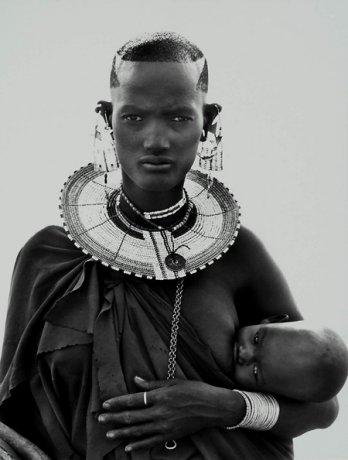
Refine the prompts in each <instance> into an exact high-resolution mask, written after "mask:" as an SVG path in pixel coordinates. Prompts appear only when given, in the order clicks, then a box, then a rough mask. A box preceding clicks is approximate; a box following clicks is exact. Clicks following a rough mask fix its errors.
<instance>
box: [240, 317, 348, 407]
mask: <svg viewBox="0 0 348 460" xmlns="http://www.w3.org/2000/svg"><path fill="white" fill-rule="evenodd" d="M234 358H235V368H234V372H235V381H236V384H237V388H238V389H243V390H251V391H257V392H264V393H271V394H274V395H279V396H284V397H287V398H292V399H297V400H299V401H305V402H311V401H312V402H319V401H325V400H328V399H330V398H332V397H334V396H335V395H336V394H337V393H338V392H339V390H340V389H341V388H342V386H343V384H344V382H345V380H346V378H347V373H348V350H347V348H346V346H345V344H344V343H343V341H342V339H341V338H340V337H339V335H338V334H336V333H335V332H334V331H332V330H331V329H327V328H313V327H310V326H309V325H308V324H307V323H306V322H305V321H296V322H289V323H287V322H286V323H270V322H269V321H267V320H266V321H264V322H263V323H261V324H258V325H252V326H246V327H243V328H241V329H240V330H239V332H238V337H237V341H236V343H235V346H234Z"/></svg>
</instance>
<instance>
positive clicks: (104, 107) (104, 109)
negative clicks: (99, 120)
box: [95, 101, 112, 126]
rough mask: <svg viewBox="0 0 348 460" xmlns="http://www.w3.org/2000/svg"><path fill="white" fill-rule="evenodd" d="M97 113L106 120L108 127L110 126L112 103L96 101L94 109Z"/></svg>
mask: <svg viewBox="0 0 348 460" xmlns="http://www.w3.org/2000/svg"><path fill="white" fill-rule="evenodd" d="M95 111H96V112H97V113H100V115H101V116H102V117H104V118H106V119H107V121H108V122H109V125H110V126H111V123H112V122H111V120H112V103H111V102H108V101H98V102H97V107H96V108H95Z"/></svg>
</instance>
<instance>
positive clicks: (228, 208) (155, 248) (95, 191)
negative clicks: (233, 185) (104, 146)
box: [59, 164, 240, 280]
mask: <svg viewBox="0 0 348 460" xmlns="http://www.w3.org/2000/svg"><path fill="white" fill-rule="evenodd" d="M104 176H105V174H104V172H101V171H95V170H94V168H93V164H89V165H87V166H85V167H82V168H81V169H79V170H77V171H75V172H74V174H73V175H72V176H70V177H69V178H68V180H67V182H66V183H65V184H64V187H63V189H62V191H61V196H60V206H59V208H60V210H61V218H62V220H63V226H64V229H65V231H66V232H67V235H68V237H69V238H70V239H71V240H72V241H73V242H74V244H75V246H77V247H78V248H80V249H81V250H82V251H83V252H84V253H85V254H89V255H90V256H91V257H92V258H93V259H94V260H98V261H100V262H101V263H102V264H103V265H105V266H108V267H110V268H112V269H113V270H118V271H121V272H124V273H126V274H133V275H135V276H137V277H145V278H148V279H159V280H162V279H163V280H165V279H177V278H181V277H184V276H186V275H187V274H193V273H196V272H197V271H199V270H203V269H204V268H206V267H207V266H209V265H211V264H212V263H214V261H215V260H218V259H220V258H221V256H222V254H224V253H226V252H227V251H228V250H229V248H230V247H231V246H232V245H233V243H234V241H235V239H236V237H237V235H238V231H239V228H240V220H239V218H240V208H239V205H238V203H237V201H236V200H235V199H234V197H233V195H231V194H230V193H229V191H228V189H227V188H226V187H225V186H224V185H223V184H222V183H221V182H219V181H218V180H216V179H215V178H214V180H213V182H212V184H211V185H210V188H209V194H208V192H207V190H206V184H207V181H208V177H207V175H206V174H204V173H201V172H200V171H190V172H189V173H188V174H187V176H186V180H185V189H186V191H187V194H188V198H189V204H190V206H191V208H192V214H190V216H189V219H188V221H190V225H188V222H185V223H184V225H182V226H181V228H180V230H177V231H176V232H174V231H173V230H172V231H169V230H161V231H159V230H151V231H149V230H147V229H141V228H137V227H134V226H132V225H131V223H129V222H128V221H127V219H125V220H124V221H122V222H121V220H120V215H117V214H119V213H118V212H117V208H115V212H114V214H110V206H109V203H110V200H109V197H111V196H112V195H113V196H115V191H116V190H118V189H119V188H120V184H121V173H120V171H111V172H109V173H108V178H107V184H106V181H105V178H104ZM191 208H190V209H191ZM190 212H191V211H190ZM191 216H192V219H191ZM191 221H192V222H191ZM173 240H174V244H175V247H174V251H175V252H176V250H177V252H176V253H177V254H178V255H179V256H181V257H182V258H184V259H185V261H186V264H185V267H184V268H181V269H180V270H179V271H172V270H169V269H168V268H167V266H166V264H165V259H166V257H167V256H168V241H169V242H171V241H173Z"/></svg>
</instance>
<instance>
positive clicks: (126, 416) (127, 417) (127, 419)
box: [123, 412, 132, 425]
mask: <svg viewBox="0 0 348 460" xmlns="http://www.w3.org/2000/svg"><path fill="white" fill-rule="evenodd" d="M123 419H124V423H125V424H126V425H131V423H132V416H131V414H130V412H125V414H124V416H123Z"/></svg>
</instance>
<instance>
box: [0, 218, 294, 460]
mask: <svg viewBox="0 0 348 460" xmlns="http://www.w3.org/2000/svg"><path fill="white" fill-rule="evenodd" d="M208 270H209V268H208ZM160 283H161V281H159V282H157V283H153V282H152V283H151V282H148V281H147V280H143V279H138V278H135V277H133V276H130V275H124V274H121V273H119V272H116V271H113V270H111V269H108V268H106V267H104V266H103V265H102V264H101V263H99V262H96V261H95V260H94V259H93V258H91V257H90V256H88V255H86V254H84V253H83V252H82V251H81V250H80V249H78V248H76V247H75V246H74V244H73V243H72V242H71V241H70V240H69V239H68V237H67V236H66V234H65V232H64V230H63V229H62V228H60V227H47V228H45V229H44V230H42V231H40V232H39V233H37V234H36V235H35V236H34V237H33V238H31V240H29V242H28V243H27V244H26V245H25V246H24V248H23V249H22V250H21V251H20V253H19V255H18V257H17V260H16V264H15V269H14V275H13V280H12V285H11V295H10V305H9V310H8V316H7V322H6V332H5V339H4V345H3V351H2V358H1V368H0V379H1V382H2V383H1V386H0V404H1V406H0V418H1V420H3V421H4V422H5V423H7V424H8V425H9V426H11V427H13V428H14V429H15V430H17V431H18V432H19V433H21V434H22V435H23V436H25V437H27V438H28V439H30V440H31V441H32V442H34V443H36V444H37V445H38V446H39V447H40V448H41V449H43V450H44V451H45V452H46V453H47V454H48V455H49V456H51V457H52V458H53V459H61V460H63V459H64V460H67V459H72V460H81V459H87V460H102V459H105V460H111V459H133V460H137V459H144V460H147V459H148V460H150V459H154V460H155V459H158V460H160V459H163V460H165V459H169V460H171V459H176V460H179V459H180V460H189V459H190V460H214V459H228V460H243V459H245V460H256V459H257V460H272V459H277V460H290V459H292V458H293V455H292V442H291V440H284V439H279V438H277V437H275V436H272V435H271V434H269V433H267V432H255V431H250V430H243V429H239V430H225V429H223V428H221V429H220V428H214V429H206V430H203V431H200V432H197V433H195V434H194V435H191V436H188V437H187V438H183V439H180V440H179V442H178V448H177V449H175V450H173V451H168V450H165V449H164V448H163V446H158V447H156V448H153V449H151V450H150V451H146V452H145V451H142V452H135V453H127V454H126V453H125V452H124V447H125V444H124V442H123V441H119V440H114V441H110V440H107V439H106V437H105V434H106V431H107V427H105V426H103V425H100V424H99V423H98V422H97V416H98V414H99V413H100V412H102V402H103V401H105V400H106V399H108V398H111V397H114V396H118V395H123V394H127V393H133V392H136V391H137V389H136V387H135V385H134V383H133V378H134V376H135V375H139V376H141V377H143V378H145V379H149V380H157V379H160V380H162V379H165V378H166V371H167V363H168V342H169V337H170V329H171V317H172V309H173V306H172V303H171V302H170V300H169V298H168V296H166V295H165V294H164V293H163V292H162V291H163V289H162V290H161V288H160V289H155V288H154V286H155V285H156V286H160V285H161V284H160ZM179 336H180V340H179V341H178V350H177V373H176V376H177V377H178V378H183V379H188V380H199V381H204V382H207V383H209V384H211V385H215V386H219V387H224V388H233V387H234V383H233V379H232V376H230V375H227V374H226V372H224V371H223V370H222V369H221V367H220V366H219V365H218V364H217V362H216V361H215V359H214V356H213V354H212V351H211V349H210V348H209V347H208V345H207V344H205V343H204V342H203V341H202V340H201V338H200V337H199V336H198V335H197V333H196V331H195V330H194V328H193V327H192V326H191V324H190V323H189V322H188V321H187V320H186V319H185V317H184V315H182V317H181V319H180V332H179Z"/></svg>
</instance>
